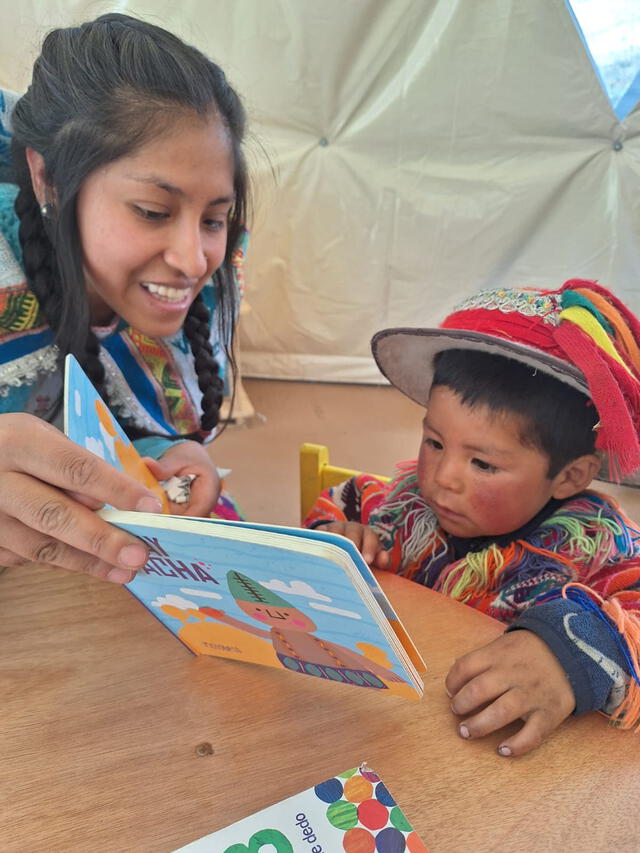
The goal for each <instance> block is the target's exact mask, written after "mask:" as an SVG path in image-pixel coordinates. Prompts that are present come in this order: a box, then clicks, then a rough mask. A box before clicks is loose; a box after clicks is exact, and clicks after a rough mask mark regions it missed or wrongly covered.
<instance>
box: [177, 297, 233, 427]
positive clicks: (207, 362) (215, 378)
mask: <svg viewBox="0 0 640 853" xmlns="http://www.w3.org/2000/svg"><path fill="white" fill-rule="evenodd" d="M210 323H211V317H210V316H209V309H208V308H207V306H206V305H205V304H204V301H203V299H202V295H201V294H198V296H196V298H195V299H194V300H193V302H192V303H191V307H190V308H189V313H188V314H187V316H186V318H185V321H184V333H185V335H186V338H187V340H188V341H189V345H190V346H191V352H192V353H193V358H194V362H195V368H196V375H197V377H198V386H199V388H200V390H201V391H202V419H201V422H200V423H201V427H202V429H203V430H205V431H207V432H209V431H210V430H212V429H213V428H214V427H215V426H217V425H218V421H219V420H220V406H221V405H222V398H223V395H224V382H223V381H222V378H221V376H220V365H219V364H218V362H217V361H216V360H215V358H214V357H213V350H212V349H211V343H210V341H209V329H210Z"/></svg>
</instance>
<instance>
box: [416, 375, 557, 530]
mask: <svg viewBox="0 0 640 853" xmlns="http://www.w3.org/2000/svg"><path fill="white" fill-rule="evenodd" d="M520 424H521V421H520V418H519V417H518V416H517V415H509V414H502V413H500V414H496V413H494V412H492V411H491V410H490V409H488V408H487V407H486V406H477V407H473V408H471V407H470V406H467V405H464V404H463V403H462V402H461V401H460V397H459V396H458V395H457V394H455V393H454V392H453V391H451V389H449V388H446V387H444V386H437V387H436V388H433V389H432V391H431V394H430V396H429V404H428V408H427V413H426V416H425V418H424V430H423V436H422V443H421V445H420V454H419V457H418V483H419V486H420V492H421V494H422V496H423V498H424V499H425V501H426V502H427V504H428V505H429V506H430V507H431V509H432V510H433V511H434V513H435V514H436V517H437V519H438V521H439V523H440V525H441V526H442V527H443V528H444V529H445V530H446V531H447V532H448V533H450V534H452V535H454V536H462V537H465V538H473V537H476V536H499V535H501V534H503V533H510V532H511V531H513V530H517V529H518V528H519V527H522V525H523V524H526V523H527V522H528V521H529V520H530V519H532V518H533V517H534V515H536V514H537V513H538V512H539V511H540V510H541V509H542V507H543V506H544V505H545V504H546V503H547V501H548V500H549V499H550V498H551V497H553V496H554V490H555V487H556V481H557V480H558V478H557V477H556V478H554V479H549V477H548V476H547V472H548V469H549V459H548V457H547V456H546V454H544V453H542V452H541V451H540V450H537V449H536V448H533V447H528V446H525V445H523V444H522V443H521V440H520ZM559 476H560V475H559Z"/></svg>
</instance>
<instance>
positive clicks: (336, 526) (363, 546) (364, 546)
mask: <svg viewBox="0 0 640 853" xmlns="http://www.w3.org/2000/svg"><path fill="white" fill-rule="evenodd" d="M316 530H326V531H327V532H328V533H339V534H340V536H345V537H346V538H347V539H350V540H351V541H352V542H353V544H354V545H355V546H356V548H357V549H358V551H360V553H361V554H362V556H363V558H364V560H365V562H366V563H367V565H369V566H371V567H372V568H374V569H388V568H389V552H388V551H385V550H384V549H383V548H381V547H380V539H379V538H378V534H377V533H376V532H375V530H374V529H373V527H369V526H368V525H366V524H360V522H358V521H329V522H327V523H326V524H322V525H319V526H318V527H316Z"/></svg>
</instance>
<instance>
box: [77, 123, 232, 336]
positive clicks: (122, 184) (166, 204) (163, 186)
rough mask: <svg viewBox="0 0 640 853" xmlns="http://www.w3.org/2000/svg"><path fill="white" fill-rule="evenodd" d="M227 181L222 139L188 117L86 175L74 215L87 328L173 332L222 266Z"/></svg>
mask: <svg viewBox="0 0 640 853" xmlns="http://www.w3.org/2000/svg"><path fill="white" fill-rule="evenodd" d="M233 179H234V166H233V153H232V149H231V143H230V140H229V135H228V131H227V130H226V128H225V127H224V125H222V124H221V123H220V122H219V121H217V120H216V119H202V118H200V117H198V116H195V115H194V116H191V117H188V118H186V119H184V118H183V119H182V120H180V119H178V121H177V122H176V127H175V129H173V128H172V129H171V130H170V131H168V132H163V133H161V134H160V135H159V136H158V138H157V139H152V140H150V141H149V142H147V143H146V144H145V145H143V146H142V147H141V148H140V149H138V150H137V151H136V152H135V153H134V154H132V155H130V156H126V157H121V158H120V159H119V160H114V161H113V162H111V163H109V164H107V165H106V166H103V167H100V168H99V169H96V171H95V172H92V173H91V174H90V175H89V177H88V178H87V179H86V180H85V182H84V183H83V185H82V188H81V190H80V193H79V194H78V205H77V213H78V226H79V230H80V239H81V242H82V251H83V258H84V270H85V278H86V283H87V295H88V300H89V310H90V317H91V323H92V325H99V326H102V325H108V324H109V323H110V322H111V321H112V320H113V318H114V315H117V316H119V317H122V318H123V319H124V320H125V321H126V322H127V323H128V324H129V325H130V326H133V327H134V328H135V329H136V330H138V331H139V332H142V333H143V334H144V335H148V336H149V337H165V336H167V335H172V334H173V333H175V332H176V331H178V329H180V328H181V326H182V324H183V322H184V319H185V316H186V314H187V311H188V309H189V306H190V305H191V303H192V301H193V299H194V298H195V296H196V295H197V294H198V293H199V292H200V290H201V289H202V287H203V286H204V284H205V282H206V281H208V279H209V278H210V277H211V275H212V274H213V273H214V272H215V271H216V270H217V269H218V267H219V266H220V264H221V263H222V261H223V260H224V255H225V250H226V245H227V222H228V218H229V211H230V210H231V207H232V206H233V202H234V195H233V183H234V180H233Z"/></svg>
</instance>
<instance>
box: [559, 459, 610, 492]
mask: <svg viewBox="0 0 640 853" xmlns="http://www.w3.org/2000/svg"><path fill="white" fill-rule="evenodd" d="M600 465H601V461H600V458H599V457H598V456H597V455H596V454H595V453H587V454H585V455H584V456H578V458H577V459H572V460H571V462H567V464H566V465H565V466H564V468H563V469H562V470H561V471H559V472H558V474H556V476H555V477H554V478H553V485H552V493H551V496H552V497H554V498H556V499H558V500H563V499H564V498H570V497H572V496H573V495H577V494H578V492H582V491H583V490H584V489H586V488H588V486H589V484H590V483H591V481H592V480H593V478H594V477H595V476H596V474H597V473H598V471H599V470H600Z"/></svg>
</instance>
